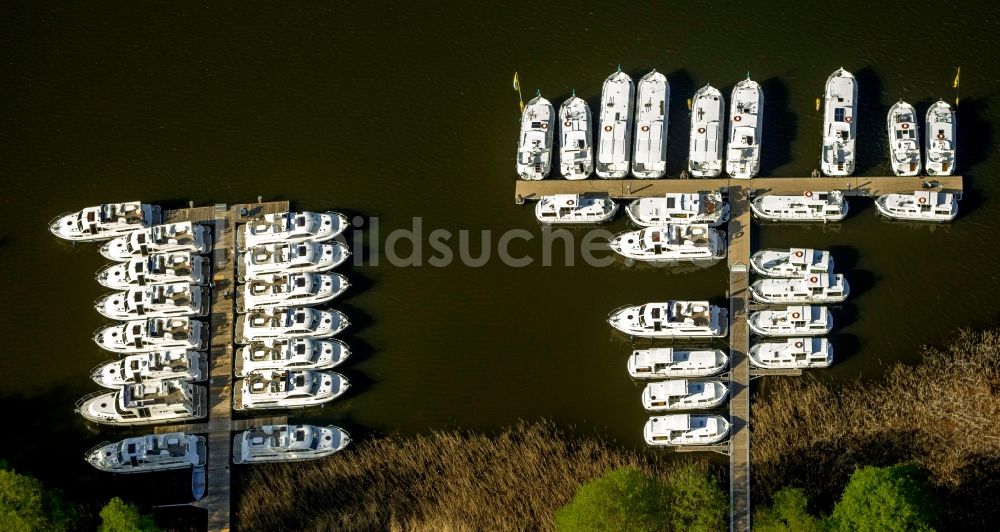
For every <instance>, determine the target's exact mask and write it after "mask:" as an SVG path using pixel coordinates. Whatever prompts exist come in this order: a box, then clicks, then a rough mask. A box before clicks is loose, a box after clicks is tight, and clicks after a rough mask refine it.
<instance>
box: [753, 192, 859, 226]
mask: <svg viewBox="0 0 1000 532" xmlns="http://www.w3.org/2000/svg"><path fill="white" fill-rule="evenodd" d="M847 209H848V204H847V200H846V199H844V193H843V192H841V191H839V190H832V191H830V192H819V191H812V190H807V191H805V192H804V193H802V195H793V196H776V195H771V194H765V195H761V196H757V197H756V198H754V199H753V201H752V202H750V210H751V211H752V212H753V215H754V217H756V218H757V219H759V220H763V221H766V222H839V221H840V220H843V219H844V218H846V217H847Z"/></svg>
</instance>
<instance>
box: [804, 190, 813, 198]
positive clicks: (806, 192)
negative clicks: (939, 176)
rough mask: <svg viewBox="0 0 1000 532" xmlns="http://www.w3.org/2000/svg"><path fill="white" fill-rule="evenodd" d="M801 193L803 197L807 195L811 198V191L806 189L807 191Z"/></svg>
mask: <svg viewBox="0 0 1000 532" xmlns="http://www.w3.org/2000/svg"><path fill="white" fill-rule="evenodd" d="M802 194H803V195H804V196H805V197H807V198H811V197H813V193H812V192H811V191H809V190H807V191H805V192H803V193H802Z"/></svg>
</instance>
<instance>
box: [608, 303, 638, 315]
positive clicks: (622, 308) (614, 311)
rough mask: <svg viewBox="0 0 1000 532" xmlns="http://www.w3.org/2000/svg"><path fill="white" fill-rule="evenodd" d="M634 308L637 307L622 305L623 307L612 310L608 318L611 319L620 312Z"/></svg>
mask: <svg viewBox="0 0 1000 532" xmlns="http://www.w3.org/2000/svg"><path fill="white" fill-rule="evenodd" d="M634 306H635V305H629V304H625V305H622V306H620V307H618V308H616V309H614V310H612V311H611V312H609V313H608V317H609V318H610V317H611V316H614V315H615V314H617V313H619V312H621V311H623V310H625V309H627V308H631V307H634Z"/></svg>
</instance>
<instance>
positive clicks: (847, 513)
mask: <svg viewBox="0 0 1000 532" xmlns="http://www.w3.org/2000/svg"><path fill="white" fill-rule="evenodd" d="M935 516H936V509H935V504H934V499H933V496H932V495H931V492H930V489H929V487H928V485H927V475H926V473H925V472H924V470H923V469H921V468H920V466H918V465H916V464H912V463H906V464H897V465H894V466H889V467H864V468H861V469H858V470H857V471H855V472H854V474H853V475H851V480H850V482H848V484H847V487H846V488H845V489H844V494H843V495H842V496H841V498H840V501H839V502H838V503H837V504H836V506H834V508H833V513H832V514H831V515H830V519H829V522H828V525H829V528H830V529H831V530H836V531H840V530H844V531H847V530H850V531H860V532H866V531H876V530H877V531H890V532H891V531H900V532H902V531H925V530H933V528H932V523H933V522H934V518H935Z"/></svg>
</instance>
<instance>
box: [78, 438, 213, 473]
mask: <svg viewBox="0 0 1000 532" xmlns="http://www.w3.org/2000/svg"><path fill="white" fill-rule="evenodd" d="M205 442H206V439H205V437H204V436H195V435H193V434H185V433H183V432H168V433H165V434H147V435H145V436H138V437H134V438H125V439H124V440H121V441H118V442H114V443H109V442H104V443H101V444H99V445H97V446H96V447H94V448H93V449H91V450H89V451H87V454H85V455H84V457H83V458H84V460H86V461H87V463H89V464H90V465H92V466H94V467H96V468H97V469H100V470H101V471H107V472H108V473H122V474H130V473H147V472H150V471H168V470H171V469H185V468H188V467H192V466H203V465H205V460H206V458H207V457H208V453H207V452H206V445H205Z"/></svg>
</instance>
